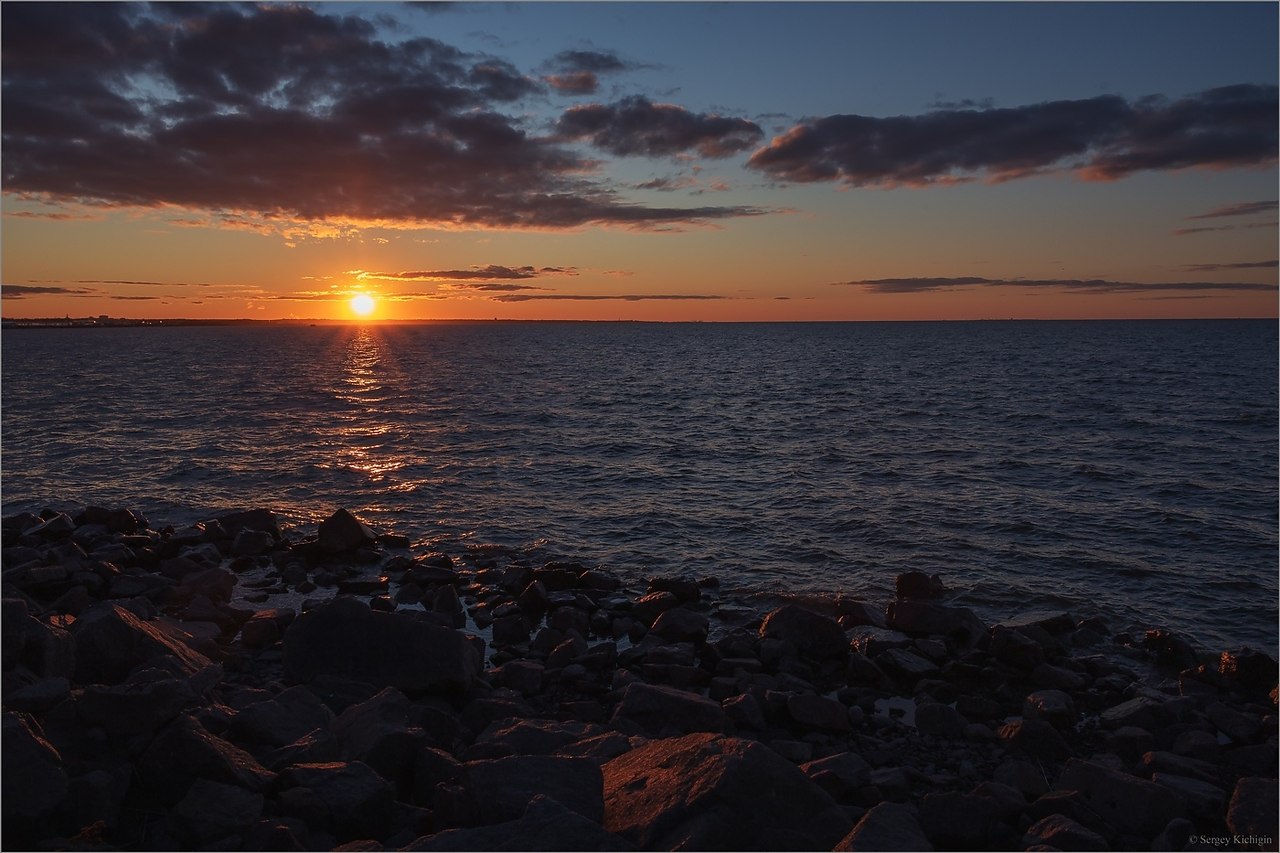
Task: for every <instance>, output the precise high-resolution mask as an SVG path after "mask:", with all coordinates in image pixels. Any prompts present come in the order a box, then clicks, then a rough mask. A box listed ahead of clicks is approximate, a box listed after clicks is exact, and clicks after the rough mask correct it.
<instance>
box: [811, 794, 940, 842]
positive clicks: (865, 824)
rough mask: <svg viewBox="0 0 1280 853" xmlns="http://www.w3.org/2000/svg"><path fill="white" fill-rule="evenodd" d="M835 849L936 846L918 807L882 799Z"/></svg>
mask: <svg viewBox="0 0 1280 853" xmlns="http://www.w3.org/2000/svg"><path fill="white" fill-rule="evenodd" d="M832 849H833V850H932V849H933V845H932V844H930V843H929V839H928V838H927V837H926V836H925V834H924V830H922V829H921V828H920V823H919V821H917V820H916V811H915V809H913V808H912V807H911V806H907V805H902V804H900V803H888V802H886V803H880V805H878V806H876V807H875V808H873V809H871V810H870V811H868V812H867V813H866V814H864V815H863V816H862V819H861V820H859V821H858V825H857V826H855V827H854V828H853V829H852V830H850V831H849V834H848V835H846V836H845V837H844V838H842V839H841V840H840V842H839V843H838V844H837V845H836V846H835V847H833V848H832Z"/></svg>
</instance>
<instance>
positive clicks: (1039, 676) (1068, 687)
mask: <svg viewBox="0 0 1280 853" xmlns="http://www.w3.org/2000/svg"><path fill="white" fill-rule="evenodd" d="M1031 683H1032V684H1034V685H1036V686H1037V687H1040V688H1048V689H1054V690H1065V691H1077V690H1084V689H1085V688H1086V687H1088V686H1089V679H1088V678H1087V677H1086V676H1083V675H1081V674H1080V673H1078V672H1074V671H1073V670H1070V669H1067V668H1066V667H1062V666H1053V665H1051V664H1047V663H1042V664H1040V665H1039V666H1037V667H1036V668H1035V669H1033V670H1031Z"/></svg>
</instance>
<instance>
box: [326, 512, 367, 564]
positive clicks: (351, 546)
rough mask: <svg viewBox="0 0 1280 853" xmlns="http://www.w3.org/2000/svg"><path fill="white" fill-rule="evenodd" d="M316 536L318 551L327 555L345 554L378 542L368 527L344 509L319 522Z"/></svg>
mask: <svg viewBox="0 0 1280 853" xmlns="http://www.w3.org/2000/svg"><path fill="white" fill-rule="evenodd" d="M318 534H319V537H318V544H319V546H320V550H322V551H324V552H326V553H328V554H345V553H348V552H351V551H356V550H358V549H360V548H366V547H371V546H373V545H374V544H376V543H377V541H378V535H377V534H376V533H374V532H373V530H371V529H370V528H369V526H368V525H366V524H365V523H364V522H362V521H361V520H360V519H358V518H356V517H355V516H354V515H352V514H351V513H350V512H348V511H347V510H345V509H339V510H338V511H337V512H335V513H334V514H333V515H331V516H329V517H328V518H326V519H325V520H324V521H322V522H320V529H319V531H318Z"/></svg>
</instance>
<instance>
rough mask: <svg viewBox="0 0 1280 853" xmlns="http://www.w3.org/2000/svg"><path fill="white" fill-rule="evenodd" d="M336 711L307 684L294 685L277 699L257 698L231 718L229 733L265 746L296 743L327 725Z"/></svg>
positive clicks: (234, 736)
mask: <svg viewBox="0 0 1280 853" xmlns="http://www.w3.org/2000/svg"><path fill="white" fill-rule="evenodd" d="M331 722H333V712H332V711H330V710H329V708H328V706H327V705H325V704H324V703H323V702H321V701H320V700H319V698H317V697H316V695H315V694H314V693H312V692H311V691H309V690H307V689H306V688H305V687H301V686H297V687H290V688H289V689H288V690H284V691H282V692H281V693H280V694H278V695H277V696H276V697H275V698H274V699H268V700H266V701H264V702H255V703H254V704H252V705H249V706H248V707H246V708H245V709H244V710H242V711H240V712H239V713H237V714H236V715H235V716H234V717H233V718H232V719H231V725H230V727H229V728H228V733H229V734H230V736H231V737H233V738H236V739H238V740H246V741H250V742H252V743H257V744H263V745H265V746H273V747H277V746H284V745H285V744H289V743H293V742H294V741H296V740H297V739H298V738H300V737H303V736H304V735H306V734H307V733H308V732H311V731H313V730H314V729H327V728H328V727H329V724H330V723H331Z"/></svg>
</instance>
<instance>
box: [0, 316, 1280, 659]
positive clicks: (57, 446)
mask: <svg viewBox="0 0 1280 853" xmlns="http://www.w3.org/2000/svg"><path fill="white" fill-rule="evenodd" d="M1277 360H1278V351H1277V327H1276V324H1275V323H1274V322H1272V321H1187V322H1181V321H1150V322H1118V321H1117V322H995V323H862V324H768V325H766V324H741V325H734V324H730V325H719V324H678V325H662V324H576V323H563V324H561V323H538V324H497V323H495V324H457V325H454V324H442V325H421V326H402V327H376V326H371V327H355V326H353V327H314V328H313V327H281V328H248V327H197V328H126V329H85V330H52V329H51V330H9V331H6V332H5V333H4V335H3V386H2V390H3V408H2V410H0V411H2V416H3V423H2V428H3V431H2V442H3V478H2V487H3V503H4V511H5V513H12V512H15V511H19V510H24V509H38V508H40V507H42V506H45V505H50V504H63V503H66V502H68V501H71V502H79V503H96V504H102V505H107V506H120V505H124V506H131V507H135V508H139V509H141V510H143V511H144V512H145V513H146V514H147V515H148V516H149V517H150V518H151V519H152V521H153V522H157V523H158V522H170V523H182V522H186V521H192V520H196V519H198V518H202V517H207V516H208V515H210V514H212V513H214V512H217V511H221V510H225V509H230V508H238V507H246V506H268V507H272V508H275V509H277V510H278V511H280V512H282V513H283V514H285V516H286V517H288V518H289V519H290V520H291V521H293V522H295V523H297V524H299V525H300V526H302V527H304V528H305V526H306V525H308V524H314V523H315V522H316V521H318V520H319V519H320V518H322V517H324V516H326V515H327V514H329V513H330V512H332V510H333V509H334V508H335V507H337V506H346V507H348V508H350V509H352V510H353V511H355V512H357V513H358V514H360V515H362V516H363V517H365V518H366V519H368V520H369V521H370V522H371V523H372V524H373V525H375V526H376V527H379V528H381V529H383V530H392V531H397V532H403V533H407V534H410V535H411V536H414V537H415V539H416V540H418V541H420V542H432V543H435V544H439V545H442V546H444V547H446V548H452V549H462V548H465V547H477V546H481V545H487V544H499V545H506V546H512V547H517V548H521V549H525V550H527V551H529V552H531V556H534V557H538V558H541V557H544V556H545V557H551V556H559V557H565V558H570V559H576V560H579V561H582V562H586V563H594V564H600V565H604V566H606V567H609V568H611V569H614V570H616V571H618V572H620V573H622V574H624V575H632V576H635V577H642V576H644V575H647V574H651V573H657V572H662V573H675V572H681V573H690V574H694V575H699V576H701V575H714V576H716V577H718V578H719V579H720V580H721V582H722V584H723V591H724V594H726V595H731V596H741V597H742V598H743V599H744V600H749V599H750V598H751V596H752V595H758V594H763V593H837V592H844V593H848V594H853V595H862V596H865V597H868V598H871V599H881V598H885V597H887V596H888V594H889V591H890V590H891V588H892V582H893V577H894V575H895V574H896V573H898V572H901V571H904V570H907V569H921V570H924V571H928V572H939V573H941V574H942V576H943V578H944V581H945V582H946V583H947V584H948V585H949V586H950V587H951V588H953V589H954V590H956V591H957V593H958V597H957V599H956V600H957V601H959V602H961V603H965V604H968V605H970V606H973V607H975V608H976V609H978V610H979V612H980V613H982V615H983V616H984V617H985V618H987V619H988V620H989V621H995V620H997V619H1000V618H1004V617H1007V616H1010V615H1014V614H1017V613H1019V612H1024V611H1027V610H1030V609H1043V608H1057V609H1062V608H1068V609H1071V610H1073V611H1076V612H1077V613H1078V614H1080V615H1084V614H1090V613H1095V612H1097V613H1101V614H1102V615H1103V616H1105V617H1107V618H1108V619H1110V620H1111V622H1112V626H1113V627H1114V628H1117V629H1119V628H1124V627H1129V626H1135V627H1136V626H1141V627H1146V626H1156V625H1163V626H1166V627H1169V628H1172V629H1174V630H1179V631H1182V632H1184V633H1186V634H1188V635H1190V637H1191V638H1192V639H1193V640H1194V641H1196V642H1199V643H1201V644H1203V645H1205V646H1206V647H1208V648H1211V649H1212V648H1215V647H1219V646H1223V645H1228V644H1239V643H1250V644H1253V645H1255V646H1261V647H1264V648H1268V649H1273V648H1274V646H1275V644H1276V637H1277V627H1276V604H1277V435H1278V431H1277Z"/></svg>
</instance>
